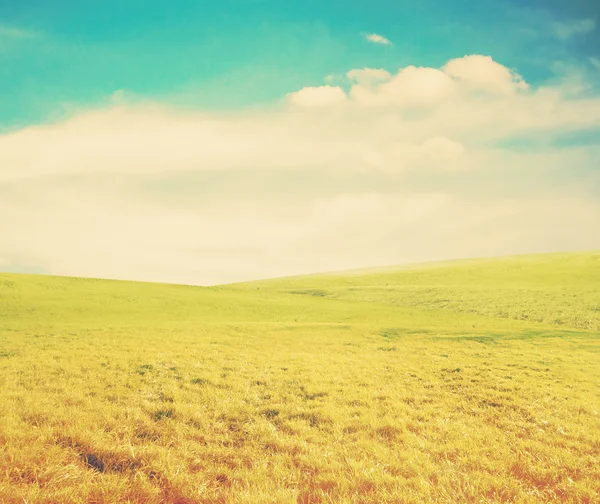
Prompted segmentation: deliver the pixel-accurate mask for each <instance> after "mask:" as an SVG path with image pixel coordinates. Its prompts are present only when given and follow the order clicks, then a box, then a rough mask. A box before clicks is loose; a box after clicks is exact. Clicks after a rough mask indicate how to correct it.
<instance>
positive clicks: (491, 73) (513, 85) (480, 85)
mask: <svg viewBox="0 0 600 504" xmlns="http://www.w3.org/2000/svg"><path fill="white" fill-rule="evenodd" d="M443 71H444V72H445V73H446V74H448V75H449V76H451V77H454V78H456V79H458V80H461V81H463V82H465V83H466V84H467V85H469V86H472V87H473V88H474V89H481V90H485V91H490V92H493V93H500V94H511V93H515V92H516V91H519V90H520V91H525V90H527V89H528V88H529V86H528V84H527V83H526V82H525V81H524V80H523V78H522V77H521V76H520V75H519V74H517V73H515V72H513V71H512V70H510V69H508V68H506V67H505V66H503V65H501V64H500V63H497V62H495V61H494V60H493V59H492V58H491V57H490V56H481V55H477V54H474V55H470V56H464V57H463V58H456V59H453V60H450V61H449V62H448V63H447V64H446V65H445V66H444V68H443Z"/></svg>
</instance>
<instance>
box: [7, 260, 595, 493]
mask: <svg viewBox="0 0 600 504" xmlns="http://www.w3.org/2000/svg"><path fill="white" fill-rule="evenodd" d="M81 502H89V503H107V504H108V503H116V502H130V503H159V502H165V503H178V504H185V503H229V502H231V503H304V504H307V503H387V502H389V503H427V502H437V503H450V502H473V503H492V502H512V503H528V502H569V503H586V502H587V503H595V502H600V253H598V252H597V253H578V254H551V255H540V256H522V257H514V258H507V259H495V260H473V261H459V262H451V263H445V264H432V265H424V266H415V267H407V268H396V269H389V270H377V271H363V272H356V273H339V274H331V275H315V276H307V277H297V278H285V279H277V280H271V281H262V282H253V283H247V284H236V285H229V286H220V287H189V286H174V285H159V284H149V283H148V284H144V283H134V282H115V281H103V280H90V279H74V278H62V277H44V276H29V275H12V274H0V503H2V504H4V503H7V504H12V503H21V504H22V503H29V504H41V503H56V504H58V503H62V504H67V503H81Z"/></svg>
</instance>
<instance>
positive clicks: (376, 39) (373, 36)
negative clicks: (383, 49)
mask: <svg viewBox="0 0 600 504" xmlns="http://www.w3.org/2000/svg"><path fill="white" fill-rule="evenodd" d="M365 38H366V39H367V40H368V41H369V42H372V43H373V44H382V45H392V42H391V41H390V40H389V39H387V38H386V37H384V36H383V35H378V34H377V33H367V34H366V35H365Z"/></svg>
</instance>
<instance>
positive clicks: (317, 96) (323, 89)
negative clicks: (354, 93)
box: [288, 85, 346, 107]
mask: <svg viewBox="0 0 600 504" xmlns="http://www.w3.org/2000/svg"><path fill="white" fill-rule="evenodd" d="M288 96H289V100H290V103H292V104H294V105H299V106H301V107H328V106H331V105H339V104H340V103H343V102H344V101H346V93H345V92H344V90H343V89H342V88H340V87H339V86H329V85H328V86H318V87H305V88H304V89H301V90H300V91H296V92H295V93H290V94H289V95H288Z"/></svg>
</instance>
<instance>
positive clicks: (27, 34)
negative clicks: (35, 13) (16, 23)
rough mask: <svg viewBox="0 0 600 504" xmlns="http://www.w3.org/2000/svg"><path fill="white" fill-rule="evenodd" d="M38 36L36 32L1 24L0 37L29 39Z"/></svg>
mask: <svg viewBox="0 0 600 504" xmlns="http://www.w3.org/2000/svg"><path fill="white" fill-rule="evenodd" d="M36 36H37V33H36V32H33V31H30V30H24V29H22V28H15V27H12V26H7V25H3V24H0V39H28V38H33V37H36Z"/></svg>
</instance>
